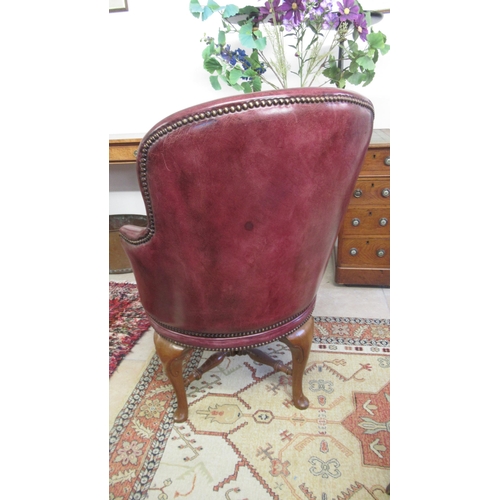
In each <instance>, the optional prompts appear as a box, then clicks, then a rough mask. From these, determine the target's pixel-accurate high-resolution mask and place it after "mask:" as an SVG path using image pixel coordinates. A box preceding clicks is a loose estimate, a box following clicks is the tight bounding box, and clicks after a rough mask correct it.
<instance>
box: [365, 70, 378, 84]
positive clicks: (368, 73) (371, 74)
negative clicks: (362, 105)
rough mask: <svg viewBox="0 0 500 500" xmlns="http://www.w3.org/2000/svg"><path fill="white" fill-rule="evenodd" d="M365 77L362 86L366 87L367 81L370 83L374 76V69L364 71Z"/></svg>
mask: <svg viewBox="0 0 500 500" xmlns="http://www.w3.org/2000/svg"><path fill="white" fill-rule="evenodd" d="M365 77H366V78H365V83H363V87H366V86H367V85H368V84H369V83H371V81H372V80H373V78H374V77H375V71H366V72H365Z"/></svg>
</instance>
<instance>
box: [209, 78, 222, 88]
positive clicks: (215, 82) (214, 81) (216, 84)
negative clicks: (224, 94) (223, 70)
mask: <svg viewBox="0 0 500 500" xmlns="http://www.w3.org/2000/svg"><path fill="white" fill-rule="evenodd" d="M210 83H211V84H212V87H213V88H214V90H220V89H221V88H222V87H221V86H220V83H219V77H218V76H217V75H213V76H211V77H210Z"/></svg>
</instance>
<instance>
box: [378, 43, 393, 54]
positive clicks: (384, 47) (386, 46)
mask: <svg viewBox="0 0 500 500" xmlns="http://www.w3.org/2000/svg"><path fill="white" fill-rule="evenodd" d="M390 48H391V46H390V45H388V44H387V43H386V44H385V45H384V46H383V47H382V48H381V49H380V53H381V54H382V55H385V54H387V52H389V49H390Z"/></svg>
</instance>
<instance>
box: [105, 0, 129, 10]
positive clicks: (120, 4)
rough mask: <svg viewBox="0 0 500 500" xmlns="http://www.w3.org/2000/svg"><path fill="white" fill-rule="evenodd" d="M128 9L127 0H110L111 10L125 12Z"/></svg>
mask: <svg viewBox="0 0 500 500" xmlns="http://www.w3.org/2000/svg"><path fill="white" fill-rule="evenodd" d="M125 10H128V4H127V0H109V12H123V11H125Z"/></svg>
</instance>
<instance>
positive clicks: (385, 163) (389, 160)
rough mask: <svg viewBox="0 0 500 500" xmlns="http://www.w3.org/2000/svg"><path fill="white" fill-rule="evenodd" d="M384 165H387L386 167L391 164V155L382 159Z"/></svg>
mask: <svg viewBox="0 0 500 500" xmlns="http://www.w3.org/2000/svg"><path fill="white" fill-rule="evenodd" d="M384 165H387V166H388V167H390V166H391V157H390V156H386V157H385V159H384Z"/></svg>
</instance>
